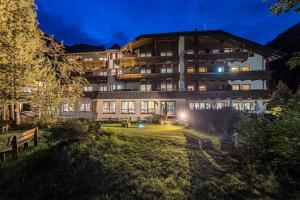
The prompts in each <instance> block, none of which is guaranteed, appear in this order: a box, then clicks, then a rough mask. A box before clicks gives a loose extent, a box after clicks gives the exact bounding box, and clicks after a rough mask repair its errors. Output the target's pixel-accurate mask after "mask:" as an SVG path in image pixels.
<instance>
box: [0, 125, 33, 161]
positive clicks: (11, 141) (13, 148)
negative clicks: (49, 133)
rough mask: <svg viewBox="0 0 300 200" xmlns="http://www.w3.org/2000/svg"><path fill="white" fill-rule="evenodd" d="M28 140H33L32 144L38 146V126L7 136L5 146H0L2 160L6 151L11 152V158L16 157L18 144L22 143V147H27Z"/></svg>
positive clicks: (17, 155)
mask: <svg viewBox="0 0 300 200" xmlns="http://www.w3.org/2000/svg"><path fill="white" fill-rule="evenodd" d="M30 141H33V143H34V146H38V128H33V129H30V130H28V131H25V132H22V133H18V134H16V135H15V136H12V137H9V138H8V141H7V145H6V147H3V148H0V155H1V157H2V160H3V161H5V155H6V154H7V153H11V154H12V158H13V159H18V158H19V147H20V145H24V149H28V147H29V142H30Z"/></svg>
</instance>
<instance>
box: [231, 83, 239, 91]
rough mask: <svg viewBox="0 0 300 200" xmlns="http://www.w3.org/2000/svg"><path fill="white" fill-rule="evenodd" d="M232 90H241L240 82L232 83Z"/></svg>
mask: <svg viewBox="0 0 300 200" xmlns="http://www.w3.org/2000/svg"><path fill="white" fill-rule="evenodd" d="M231 86H232V90H240V85H239V84H232V85H231Z"/></svg>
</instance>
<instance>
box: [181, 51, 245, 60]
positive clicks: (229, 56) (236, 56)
mask: <svg viewBox="0 0 300 200" xmlns="http://www.w3.org/2000/svg"><path fill="white" fill-rule="evenodd" d="M248 57H249V53H248V52H231V53H216V54H214V53H209V54H185V59H187V60H194V59H195V60H228V61H230V60H233V61H245V60H247V59H248Z"/></svg>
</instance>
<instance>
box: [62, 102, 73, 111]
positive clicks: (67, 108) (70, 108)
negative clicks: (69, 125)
mask: <svg viewBox="0 0 300 200" xmlns="http://www.w3.org/2000/svg"><path fill="white" fill-rule="evenodd" d="M62 111H63V112H73V111H74V104H73V103H69V104H68V103H63V104H62Z"/></svg>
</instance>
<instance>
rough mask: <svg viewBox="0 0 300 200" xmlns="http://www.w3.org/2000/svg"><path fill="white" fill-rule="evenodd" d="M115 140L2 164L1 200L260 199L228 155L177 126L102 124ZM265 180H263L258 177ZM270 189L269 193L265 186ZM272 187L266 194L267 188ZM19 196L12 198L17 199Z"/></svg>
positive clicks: (47, 150)
mask: <svg viewBox="0 0 300 200" xmlns="http://www.w3.org/2000/svg"><path fill="white" fill-rule="evenodd" d="M103 129H104V130H106V131H111V132H113V133H114V134H113V136H112V137H110V138H108V137H101V138H96V137H92V138H89V139H86V140H84V141H81V142H77V143H68V144H67V143H61V144H57V145H53V146H46V145H42V146H41V147H39V148H38V149H31V151H30V152H31V153H28V155H27V156H26V158H23V159H21V160H20V161H18V162H13V163H10V162H8V163H5V164H3V163H2V166H1V171H0V177H1V179H0V188H1V189H0V199H1V198H3V199H21V198H22V199H245V198H246V197H248V198H259V197H261V198H262V199H265V197H266V195H269V194H268V193H267V192H266V191H264V189H263V188H266V187H265V186H264V187H262V185H259V184H257V183H260V182H261V181H262V180H253V179H250V178H249V177H248V175H247V174H248V173H247V172H246V171H243V170H242V168H241V166H240V165H239V164H238V162H237V160H236V159H234V158H233V157H232V156H230V155H228V154H226V153H224V152H220V151H218V150H215V149H210V150H208V149H206V150H201V149H199V147H198V146H197V145H195V143H194V141H193V140H192V139H191V138H188V137H187V136H185V135H184V134H183V133H184V132H185V131H187V132H189V133H191V134H197V135H198V136H200V137H204V138H206V139H207V138H210V139H212V140H214V141H217V139H218V138H216V137H213V136H210V135H207V134H204V133H197V132H195V131H192V130H184V128H183V127H180V126H159V125H146V127H145V128H144V129H137V128H122V127H120V126H119V125H118V126H116V125H111V124H107V125H105V126H104V128H103ZM262 178H263V177H262ZM270 188H271V187H270ZM270 188H269V190H271V189H270ZM16 194H17V195H16Z"/></svg>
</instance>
